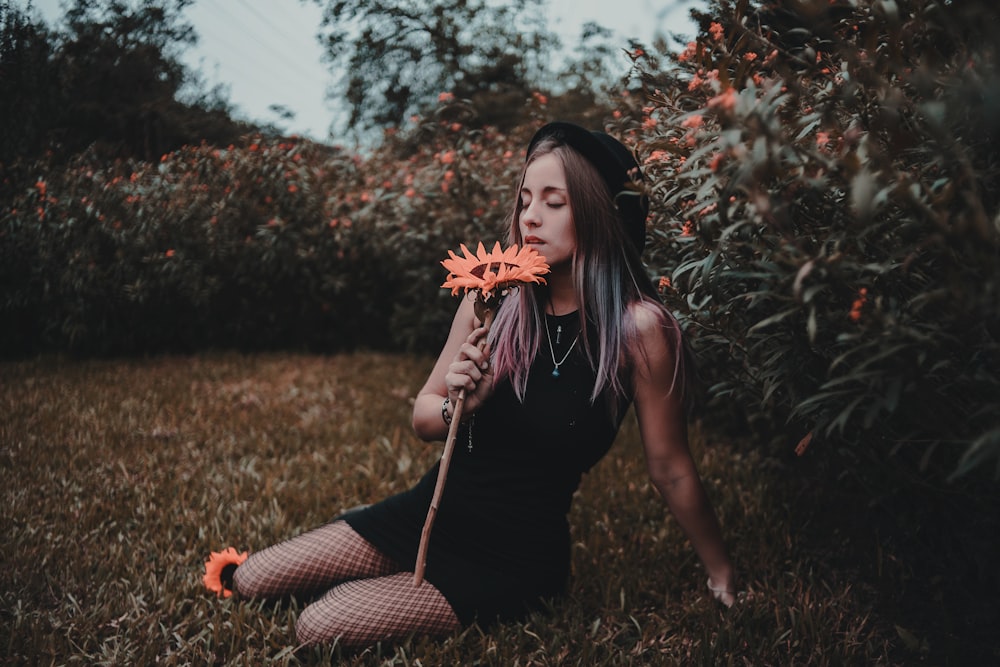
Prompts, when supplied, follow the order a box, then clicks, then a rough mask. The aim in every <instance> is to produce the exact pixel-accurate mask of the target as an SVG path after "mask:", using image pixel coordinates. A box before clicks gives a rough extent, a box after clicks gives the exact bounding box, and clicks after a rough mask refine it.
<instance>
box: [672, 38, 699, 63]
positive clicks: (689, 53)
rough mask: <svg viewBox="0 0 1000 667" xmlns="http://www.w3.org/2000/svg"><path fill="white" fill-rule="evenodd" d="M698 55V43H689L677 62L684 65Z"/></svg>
mask: <svg viewBox="0 0 1000 667" xmlns="http://www.w3.org/2000/svg"><path fill="white" fill-rule="evenodd" d="M697 53H698V43H697V42H688V44H687V47H686V48H685V49H684V50H683V51H682V52H681V54H680V55H679V56H677V60H679V61H681V62H682V63H683V62H687V61H688V60H690V59H691V58H693V57H694V56H695V54H697Z"/></svg>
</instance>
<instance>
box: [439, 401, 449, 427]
mask: <svg viewBox="0 0 1000 667" xmlns="http://www.w3.org/2000/svg"><path fill="white" fill-rule="evenodd" d="M449 403H451V398H450V397H448V396H445V399H444V403H442V404H441V419H443V420H444V423H445V424H447V425H448V426H451V415H449V414H448V404H449Z"/></svg>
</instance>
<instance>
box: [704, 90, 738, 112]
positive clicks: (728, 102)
mask: <svg viewBox="0 0 1000 667" xmlns="http://www.w3.org/2000/svg"><path fill="white" fill-rule="evenodd" d="M716 107H718V108H720V109H722V110H724V111H732V110H733V109H734V108H736V91H735V90H733V89H732V88H727V89H726V90H725V91H724V92H723V93H721V94H719V95H716V96H715V97H713V98H712V99H710V100H709V101H708V108H709V109H714V108H716Z"/></svg>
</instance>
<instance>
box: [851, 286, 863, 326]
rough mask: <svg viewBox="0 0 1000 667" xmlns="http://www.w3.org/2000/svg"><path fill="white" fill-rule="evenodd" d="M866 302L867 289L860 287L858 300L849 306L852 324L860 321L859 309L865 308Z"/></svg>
mask: <svg viewBox="0 0 1000 667" xmlns="http://www.w3.org/2000/svg"><path fill="white" fill-rule="evenodd" d="M866 301H868V288H866V287H862V288H861V289H859V290H858V298H857V299H855V300H854V303H852V304H851V312H850V315H849V317H850V318H851V321H852V322H858V321H860V320H861V309H862V308H864V307H865V302H866Z"/></svg>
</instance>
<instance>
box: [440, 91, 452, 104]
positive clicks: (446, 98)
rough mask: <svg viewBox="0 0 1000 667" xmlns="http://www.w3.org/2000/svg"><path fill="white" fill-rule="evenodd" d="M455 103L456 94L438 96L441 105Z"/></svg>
mask: <svg viewBox="0 0 1000 667" xmlns="http://www.w3.org/2000/svg"><path fill="white" fill-rule="evenodd" d="M454 101H455V95H454V93H440V94H438V102H440V103H441V104H447V103H448V102H454Z"/></svg>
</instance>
